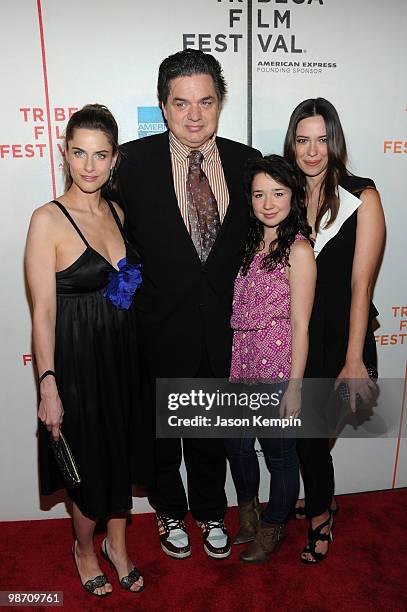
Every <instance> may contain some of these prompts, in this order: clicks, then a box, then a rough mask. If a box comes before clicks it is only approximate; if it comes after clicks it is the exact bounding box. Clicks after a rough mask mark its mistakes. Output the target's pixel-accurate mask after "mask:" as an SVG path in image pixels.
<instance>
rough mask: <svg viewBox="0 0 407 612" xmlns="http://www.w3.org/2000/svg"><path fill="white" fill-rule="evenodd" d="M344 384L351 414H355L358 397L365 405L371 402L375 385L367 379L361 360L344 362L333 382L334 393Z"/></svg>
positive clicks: (367, 375)
mask: <svg viewBox="0 0 407 612" xmlns="http://www.w3.org/2000/svg"><path fill="white" fill-rule="evenodd" d="M342 383H343V384H346V385H347V387H348V389H349V403H350V409H351V411H352V412H356V407H357V405H356V400H357V396H359V397H360V398H361V399H362V401H363V402H364V403H365V404H369V403H371V402H372V400H373V398H374V395H375V390H376V383H375V382H374V381H373V380H372V379H371V378H369V374H368V372H367V369H366V366H365V364H364V363H363V361H362V360H360V361H356V362H352V363H349V362H346V363H345V365H344V366H343V368H342V370H341V372H340V373H339V376H338V378H337V379H336V381H335V391H336V389H337V388H338V387H339V385H340V384H342Z"/></svg>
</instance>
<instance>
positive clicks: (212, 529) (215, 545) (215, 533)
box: [197, 519, 231, 559]
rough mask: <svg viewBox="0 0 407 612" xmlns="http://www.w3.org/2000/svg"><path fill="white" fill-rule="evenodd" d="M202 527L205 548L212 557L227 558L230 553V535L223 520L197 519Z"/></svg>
mask: <svg viewBox="0 0 407 612" xmlns="http://www.w3.org/2000/svg"><path fill="white" fill-rule="evenodd" d="M197 525H198V527H200V528H201V529H202V535H203V543H204V550H205V552H206V554H207V555H208V557H211V558H212V559H226V557H229V555H230V549H231V547H230V537H229V534H228V532H227V529H226V527H225V524H224V522H223V520H222V519H221V520H219V521H197Z"/></svg>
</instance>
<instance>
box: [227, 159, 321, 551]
mask: <svg viewBox="0 0 407 612" xmlns="http://www.w3.org/2000/svg"><path fill="white" fill-rule="evenodd" d="M247 192H248V196H249V200H250V217H251V220H250V229H249V235H248V238H247V241H246V249H245V254H244V259H243V264H242V267H241V270H240V272H239V274H238V277H237V278H236V281H235V290H234V299H233V315H232V320H231V324H232V328H233V329H234V335H233V348H232V364H231V371H230V380H231V381H236V382H249V383H254V382H260V381H262V382H268V383H280V384H281V382H283V381H286V382H285V386H284V389H285V393H284V395H283V397H282V399H281V402H280V415H281V416H286V417H290V416H293V417H296V416H298V414H299V412H300V400H301V379H302V377H303V374H304V368H305V364H306V360H307V353H308V322H309V318H310V315H311V310H312V304H313V299H314V290H315V281H316V266H315V260H314V254H313V249H312V246H311V243H310V241H309V235H310V233H311V229H310V227H309V226H308V223H307V220H306V212H305V208H304V206H303V202H302V193H301V190H300V188H299V185H298V181H297V177H296V174H295V172H294V170H293V169H292V167H291V166H290V164H289V163H288V162H287V161H286V160H285V159H284V158H282V157H280V156H279V155H270V156H268V157H265V158H263V159H256V160H254V161H253V162H251V165H250V167H249V168H248V174H247ZM259 442H260V444H261V447H262V449H263V453H264V457H265V461H266V464H267V467H268V469H269V471H270V473H271V484H270V498H269V502H268V504H267V506H266V508H265V509H264V511H263V513H262V515H261V518H260V520H259V505H258V501H257V495H258V488H259V480H260V470H259V464H258V460H257V454H256V452H255V449H254V444H255V439H254V438H240V439H228V440H225V445H226V451H227V454H228V457H229V462H230V467H231V472H232V477H233V481H234V484H235V487H236V492H237V498H238V503H239V518H240V530H239V533H238V534H237V536H236V538H235V540H234V543H235V544H242V543H245V542H251V544H250V545H249V546H248V548H246V549H245V550H244V551H243V552H242V553H241V555H240V559H241V561H245V562H248V563H250V562H252V563H254V562H257V563H258V562H261V561H265V560H266V559H267V558H268V555H269V554H270V553H271V552H273V551H274V550H275V549H276V548H277V545H278V544H279V542H280V541H281V540H282V539H283V537H284V535H285V533H284V522H285V520H286V518H287V515H288V513H289V511H290V509H291V507H292V506H293V504H294V502H295V500H296V495H297V493H298V486H299V476H298V461H297V455H296V449H295V439H294V438H283V437H281V438H261V439H259Z"/></svg>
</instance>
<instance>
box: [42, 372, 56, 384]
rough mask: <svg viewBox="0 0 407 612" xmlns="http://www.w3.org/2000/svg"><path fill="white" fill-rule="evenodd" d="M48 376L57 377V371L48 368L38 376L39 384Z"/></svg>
mask: <svg viewBox="0 0 407 612" xmlns="http://www.w3.org/2000/svg"><path fill="white" fill-rule="evenodd" d="M47 376H53V377H54V378H56V376H55V372H54V371H53V370H46V371H45V372H44V373H43V374H41V376H40V377H39V378H38V384H41V383H42V381H43V380H44V378H46V377H47Z"/></svg>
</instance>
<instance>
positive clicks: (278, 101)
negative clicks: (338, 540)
mask: <svg viewBox="0 0 407 612" xmlns="http://www.w3.org/2000/svg"><path fill="white" fill-rule="evenodd" d="M0 12H1V19H0V40H1V41H2V53H1V55H0V66H1V85H2V87H1V90H2V93H1V105H2V112H1V117H0V125H1V130H0V171H1V187H2V203H1V232H2V238H1V241H0V248H1V261H2V281H1V283H2V306H1V317H0V325H1V338H2V342H1V346H0V363H1V368H0V372H1V401H2V408H1V411H0V437H1V440H0V499H1V504H0V520H13V519H23V518H48V517H59V516H66V509H65V504H64V503H63V498H60V499H61V501H59V503H57V504H54V503H53V502H52V503H50V502H49V501H47V500H45V499H40V497H39V493H38V478H37V464H36V425H37V423H36V386H35V380H34V379H35V376H34V371H33V364H32V350H31V328H30V327H31V326H30V311H29V303H28V298H27V295H26V287H25V283H24V275H23V253H24V242H25V235H26V231H27V227H28V222H29V218H30V216H31V213H32V210H33V209H34V208H36V207H37V206H39V205H40V204H42V203H44V202H46V201H48V200H50V199H52V197H54V196H56V195H58V194H61V192H62V174H61V148H62V144H63V132H64V127H65V125H66V121H67V118H68V117H69V115H70V113H72V112H74V111H75V110H76V109H77V108H79V107H81V106H82V105H84V104H86V103H89V102H102V103H104V104H106V105H107V106H108V107H109V108H110V109H111V110H112V112H113V113H114V115H115V116H116V118H117V120H118V123H119V125H120V138H121V141H122V142H124V141H126V140H129V139H134V138H138V137H141V136H145V135H149V134H154V133H157V132H158V131H161V130H163V129H164V125H163V121H162V117H161V113H160V111H159V109H158V108H157V102H156V78H157V69H158V66H159V64H160V62H161V60H162V59H163V58H164V57H166V56H167V55H169V54H171V53H174V52H175V51H177V50H180V49H182V48H185V47H195V48H200V49H202V50H203V51H205V52H210V53H213V54H214V55H215V56H216V57H217V58H218V59H219V61H220V62H221V63H222V66H223V69H224V73H225V77H226V79H227V82H228V84H229V95H228V99H227V102H226V105H225V107H224V110H223V114H222V116H221V122H220V129H219V133H220V135H222V136H225V137H228V138H232V139H234V140H240V141H242V142H248V143H252V144H253V145H254V146H255V147H257V148H259V149H261V150H262V151H263V153H273V152H274V153H281V151H282V143H283V138H284V134H285V130H286V127H287V124H288V119H289V116H290V114H291V112H292V110H293V108H294V107H295V106H296V105H297V104H298V103H299V102H300V101H301V100H303V99H305V98H309V97H316V96H323V97H325V98H327V99H328V100H330V101H331V102H333V104H334V105H335V106H336V108H337V109H338V111H339V114H340V117H341V119H342V123H343V126H344V130H345V134H346V137H347V143H348V147H349V152H350V168H351V170H352V171H353V172H354V173H356V174H359V175H361V176H369V177H372V178H373V179H374V180H375V181H376V185H377V187H378V189H379V190H380V193H381V195H382V200H383V204H384V209H385V213H386V220H387V244H386V251H385V256H384V259H383V264H382V267H381V271H380V275H379V279H378V282H377V287H376V291H375V300H374V301H375V304H376V306H377V308H378V310H379V312H380V315H379V317H378V320H379V323H380V327H379V328H378V330H377V331H376V334H377V335H376V340H377V345H378V351H379V360H380V373H381V375H382V376H386V377H394V378H398V379H404V378H405V371H406V346H407V339H406V336H407V306H406V304H407V292H406V280H405V279H406V271H405V268H406V265H405V262H406V258H405V244H406V237H407V233H406V222H405V218H406V213H405V185H404V184H403V183H402V179H403V177H405V175H406V169H407V167H406V161H407V155H406V154H407V129H406V128H407V112H406V111H407V70H406V61H405V56H406V46H405V33H406V27H407V3H406V2H405V0H390V1H389V2H383V1H382V0H370V1H369V2H366V1H365V0H244V1H243V0H240V1H239V0H237V1H233V0H223V1H222V0H171V1H170V2H169V1H168V0H154V1H152V2H144V1H142V0H137V1H134V0H116V1H115V2H113V3H112V2H110V0H88V1H87V2H83V1H82V0H70V2H63V1H62V0H18V1H17V2H13V3H12V2H5V1H3V2H2V3H1V5H0ZM399 387H400V422H401V421H402V416H403V415H402V404H403V397H402V385H399ZM401 429H404V432H405V422H404V425H403V424H401ZM404 436H405V433H404ZM334 458H335V463H336V482H337V491H338V493H347V492H354V491H364V490H372V489H384V488H391V487H394V486H406V485H407V461H406V459H407V444H406V439H405V437H404V438H403V434H402V435H401V436H399V437H392V438H385V439H347V440H339V442H338V443H337V445H336V447H335V449H334ZM262 480H263V483H262V495H263V497H265V496H266V494H267V489H268V485H267V477H266V475H264V478H263V479H262ZM228 495H229V500H230V503H235V495H234V492H233V486H232V485H231V482H230V480H228ZM54 501H55V500H54ZM148 509H149V506H148V504H147V502H146V500H145V499H137V500H135V511H144V510H148Z"/></svg>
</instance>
